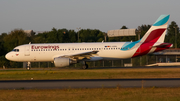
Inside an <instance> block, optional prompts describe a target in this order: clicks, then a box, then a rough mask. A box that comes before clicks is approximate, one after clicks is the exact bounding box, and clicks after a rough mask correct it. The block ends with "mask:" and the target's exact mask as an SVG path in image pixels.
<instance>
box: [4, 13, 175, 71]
mask: <svg viewBox="0 0 180 101" xmlns="http://www.w3.org/2000/svg"><path fill="white" fill-rule="evenodd" d="M169 17H170V15H161V16H160V17H159V18H158V19H157V21H156V22H155V23H154V24H153V25H152V26H151V28H150V29H149V30H148V31H147V33H146V34H145V35H144V36H143V37H142V39H140V40H138V41H135V42H97V43H47V44H25V45H20V46H17V47H15V48H14V49H13V50H12V51H11V52H9V53H7V54H6V56H5V57H6V59H8V60H11V61H16V62H27V63H28V64H27V67H28V68H29V67H30V62H48V61H51V62H54V64H55V66H56V67H65V66H69V65H70V64H73V63H77V62H81V63H83V68H85V69H86V68H88V65H87V64H86V61H97V60H107V59H111V60H112V59H126V58H133V57H137V56H142V55H146V54H149V53H153V52H158V51H162V50H164V49H167V48H170V47H172V45H173V44H171V43H164V38H165V34H166V31H167V25H168V20H169Z"/></svg>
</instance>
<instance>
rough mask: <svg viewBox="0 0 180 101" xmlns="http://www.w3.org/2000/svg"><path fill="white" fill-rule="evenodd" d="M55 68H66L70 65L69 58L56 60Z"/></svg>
mask: <svg viewBox="0 0 180 101" xmlns="http://www.w3.org/2000/svg"><path fill="white" fill-rule="evenodd" d="M54 65H55V67H65V66H69V65H70V59H69V58H54Z"/></svg>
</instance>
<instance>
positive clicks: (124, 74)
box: [0, 68, 180, 80]
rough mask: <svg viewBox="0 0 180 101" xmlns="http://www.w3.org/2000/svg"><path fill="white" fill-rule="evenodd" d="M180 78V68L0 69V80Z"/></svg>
mask: <svg viewBox="0 0 180 101" xmlns="http://www.w3.org/2000/svg"><path fill="white" fill-rule="evenodd" d="M32 78H33V79H34V80H48V79H126V78H131V79H132V78H180V68H130V69H124V68H120V69H87V70H81V69H59V70H33V69H32V70H30V71H28V70H23V69H22V70H0V80H30V79H32Z"/></svg>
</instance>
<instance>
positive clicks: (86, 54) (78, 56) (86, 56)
mask: <svg viewBox="0 0 180 101" xmlns="http://www.w3.org/2000/svg"><path fill="white" fill-rule="evenodd" d="M98 52H99V51H88V52H82V53H74V54H73V53H72V54H66V55H60V56H56V57H66V58H70V59H73V60H77V61H78V60H83V59H91V58H90V57H91V56H92V55H96V54H97V53H98Z"/></svg>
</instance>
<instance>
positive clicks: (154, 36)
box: [140, 15, 170, 43]
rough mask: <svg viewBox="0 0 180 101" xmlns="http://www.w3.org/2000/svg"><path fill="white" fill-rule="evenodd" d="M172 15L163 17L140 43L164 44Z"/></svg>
mask: <svg viewBox="0 0 180 101" xmlns="http://www.w3.org/2000/svg"><path fill="white" fill-rule="evenodd" d="M169 17H170V15H161V16H160V17H159V18H158V19H157V20H156V22H155V23H154V24H153V25H152V26H151V28H150V29H149V30H148V31H147V32H146V34H145V35H144V36H143V38H142V39H141V41H140V42H162V43H163V42H164V38H165V34H166V29H167V25H168V21H169Z"/></svg>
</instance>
